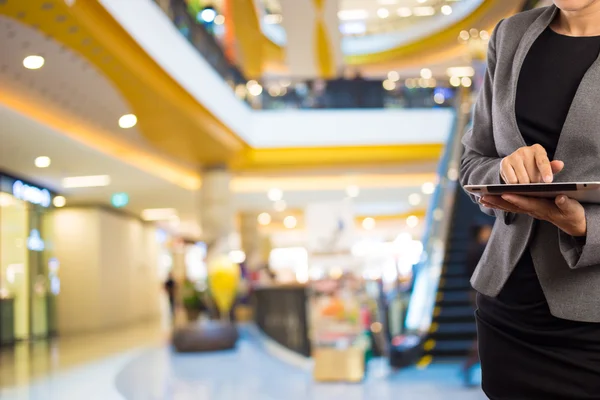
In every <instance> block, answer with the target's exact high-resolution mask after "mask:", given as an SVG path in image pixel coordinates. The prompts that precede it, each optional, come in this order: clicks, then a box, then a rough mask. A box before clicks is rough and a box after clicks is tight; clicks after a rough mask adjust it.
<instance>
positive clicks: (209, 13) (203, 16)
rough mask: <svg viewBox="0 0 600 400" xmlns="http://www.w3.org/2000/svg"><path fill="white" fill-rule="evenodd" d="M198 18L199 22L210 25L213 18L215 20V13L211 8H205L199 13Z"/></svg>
mask: <svg viewBox="0 0 600 400" xmlns="http://www.w3.org/2000/svg"><path fill="white" fill-rule="evenodd" d="M198 16H199V17H200V18H199V20H200V22H202V21H204V22H206V23H209V24H210V23H211V22H213V21H214V20H215V18H217V12H216V11H215V10H214V9H212V8H205V9H204V10H202V11H200V14H198Z"/></svg>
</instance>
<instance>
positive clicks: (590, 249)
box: [558, 204, 600, 269]
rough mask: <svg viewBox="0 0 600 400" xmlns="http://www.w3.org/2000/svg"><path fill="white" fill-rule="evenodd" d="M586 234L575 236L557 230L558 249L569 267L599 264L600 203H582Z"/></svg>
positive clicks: (576, 267) (575, 267)
mask: <svg viewBox="0 0 600 400" xmlns="http://www.w3.org/2000/svg"><path fill="white" fill-rule="evenodd" d="M583 208H585V219H586V223H587V235H586V236H585V238H575V237H573V236H570V235H568V234H566V233H565V232H563V231H562V230H560V229H559V230H558V232H559V233H558V235H559V237H558V240H559V245H560V251H561V253H562V255H563V257H564V258H565V261H566V262H567V264H568V265H569V268H571V269H578V268H584V267H591V266H596V265H600V205H597V204H584V205H583Z"/></svg>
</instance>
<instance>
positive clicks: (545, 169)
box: [533, 145, 554, 183]
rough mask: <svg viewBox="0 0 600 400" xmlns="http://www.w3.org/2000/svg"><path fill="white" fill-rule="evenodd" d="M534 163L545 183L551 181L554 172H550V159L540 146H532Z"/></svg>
mask: <svg viewBox="0 0 600 400" xmlns="http://www.w3.org/2000/svg"><path fill="white" fill-rule="evenodd" d="M533 151H534V153H533V154H534V157H535V163H536V165H537V168H538V171H540V174H541V175H542V179H543V181H544V182H546V183H551V182H552V180H553V179H554V174H552V167H551V166H550V160H549V159H548V153H546V150H545V149H544V148H543V147H542V146H539V145H537V146H533Z"/></svg>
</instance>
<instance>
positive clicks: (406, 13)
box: [397, 7, 413, 18]
mask: <svg viewBox="0 0 600 400" xmlns="http://www.w3.org/2000/svg"><path fill="white" fill-rule="evenodd" d="M397 14H398V16H399V17H404V18H406V17H410V16H411V15H413V12H412V10H411V9H410V8H408V7H400V8H399V9H398V11H397Z"/></svg>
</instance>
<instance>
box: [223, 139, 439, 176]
mask: <svg viewBox="0 0 600 400" xmlns="http://www.w3.org/2000/svg"><path fill="white" fill-rule="evenodd" d="M443 149H444V145H442V144H415V145H413V144H409V145H387V146H352V147H293V148H268V149H249V150H247V151H246V152H244V154H243V155H242V156H241V157H239V158H238V159H236V160H234V161H232V162H231V163H230V167H231V169H232V170H234V171H241V170H277V169H298V168H314V167H333V166H337V167H340V166H356V165H373V164H377V165H384V164H401V163H412V162H421V161H436V160H439V158H440V157H441V155H442V151H443Z"/></svg>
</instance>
